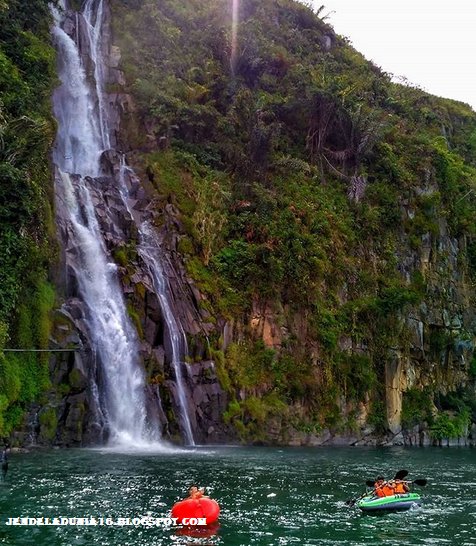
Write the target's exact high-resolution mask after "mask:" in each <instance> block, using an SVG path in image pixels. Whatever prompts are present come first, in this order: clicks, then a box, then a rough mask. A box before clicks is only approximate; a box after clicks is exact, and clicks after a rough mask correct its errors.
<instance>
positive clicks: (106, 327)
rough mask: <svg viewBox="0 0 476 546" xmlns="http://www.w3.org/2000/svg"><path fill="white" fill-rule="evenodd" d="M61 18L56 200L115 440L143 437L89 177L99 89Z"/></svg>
mask: <svg viewBox="0 0 476 546" xmlns="http://www.w3.org/2000/svg"><path fill="white" fill-rule="evenodd" d="M87 4H88V5H89V2H88V3H87ZM99 5H100V6H102V1H101V0H100V1H99ZM100 13H102V9H98V10H97V17H98V18H99V14H100ZM56 20H57V24H56V25H55V27H54V29H53V36H54V42H55V45H56V47H57V50H58V64H59V66H58V72H59V76H60V79H61V82H62V84H61V86H60V87H59V88H58V89H57V90H56V92H55V94H54V97H53V104H54V113H55V116H56V119H57V120H58V135H57V141H56V147H55V148H56V149H55V152H54V162H55V165H56V168H57V176H56V192H57V200H58V203H59V204H60V205H61V206H59V208H60V209H61V210H62V211H64V212H63V213H62V214H63V215H64V216H65V217H63V218H62V221H63V222H64V223H66V225H67V232H68V240H67V241H66V244H67V248H66V253H68V252H71V253H72V255H74V258H73V259H72V260H71V262H72V264H73V266H72V267H74V269H75V274H76V278H77V281H78V286H79V292H80V294H81V297H82V299H83V301H84V303H85V306H86V310H87V316H86V317H85V320H86V323H87V329H88V331H89V335H90V337H91V340H92V342H93V344H94V347H95V349H96V351H97V355H98V357H99V360H100V362H101V385H100V391H101V396H100V398H101V402H102V407H101V410H102V413H103V415H104V418H105V420H106V421H107V426H108V429H109V441H110V443H112V444H116V445H117V444H125V445H131V444H132V445H142V444H144V443H147V442H149V443H150V442H151V441H157V440H158V439H159V436H158V433H154V432H152V431H150V430H149V429H148V426H147V420H146V405H145V395H144V384H145V377H144V374H143V372H142V369H141V366H140V363H139V359H138V340H137V336H136V333H135V330H134V328H133V326H132V324H131V322H130V319H129V317H128V313H127V310H126V305H125V302H124V298H123V295H122V291H121V288H120V285H119V282H118V278H117V272H116V266H115V264H114V263H113V262H112V261H111V259H110V257H109V255H108V253H107V250H106V245H105V243H104V239H103V235H102V233H101V229H100V226H99V224H98V221H97V218H96V211H95V208H94V204H93V198H92V193H91V187H90V182H91V181H90V180H89V179H87V178H86V177H88V176H89V177H94V176H98V175H99V174H100V172H101V169H100V157H101V154H102V152H103V151H104V144H107V142H108V139H106V138H105V137H104V134H103V130H102V128H104V127H105V125H104V124H103V123H102V120H101V117H100V116H98V114H97V108H96V104H95V95H96V96H99V94H100V93H101V90H100V88H99V86H98V88H96V89H91V88H90V87H89V85H88V82H87V78H86V74H85V70H84V67H83V65H82V62H81V56H80V52H79V51H78V47H77V45H76V44H75V42H74V41H73V40H72V39H71V38H70V37H69V36H68V35H67V34H66V33H65V32H64V30H62V28H61V27H60V18H59V17H58V16H56ZM98 24H100V21H99V22H98ZM98 32H100V29H98ZM92 47H93V44H91V50H92ZM104 424H106V423H103V425H104Z"/></svg>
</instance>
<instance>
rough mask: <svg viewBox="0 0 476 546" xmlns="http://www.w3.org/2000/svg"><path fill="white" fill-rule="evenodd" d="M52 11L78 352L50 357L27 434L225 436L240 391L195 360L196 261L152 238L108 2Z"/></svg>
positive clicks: (61, 316) (145, 439) (59, 344)
mask: <svg viewBox="0 0 476 546" xmlns="http://www.w3.org/2000/svg"><path fill="white" fill-rule="evenodd" d="M52 9H53V12H54V17H55V21H56V24H55V26H54V28H53V37H54V43H55V47H56V49H57V51H58V73H59V76H60V79H61V85H60V86H59V87H58V88H57V90H56V92H55V94H54V97H53V109H54V114H55V117H56V118H57V120H58V134H57V139H56V143H55V147H54V153H53V159H54V163H55V187H56V216H57V227H58V234H59V238H60V241H61V263H60V265H59V267H58V269H57V275H56V276H57V286H59V289H60V292H61V293H62V294H61V295H62V298H63V303H62V305H61V307H60V308H59V309H57V311H56V316H55V320H54V331H53V335H52V340H51V342H52V346H53V347H55V348H59V349H61V348H71V347H75V348H76V349H77V351H76V352H74V353H68V354H64V355H60V356H58V355H57V354H56V353H55V356H53V357H52V358H51V361H50V376H51V380H52V384H53V387H52V389H51V393H50V396H49V402H48V403H46V404H44V405H42V406H41V407H35V408H34V409H32V410H31V412H30V413H31V415H30V416H28V419H27V422H28V423H29V427H28V430H26V429H24V430H22V431H20V432H18V433H17V436H16V438H15V440H16V441H17V443H21V444H23V445H25V444H33V445H34V444H39V445H51V444H54V445H64V446H78V445H91V444H96V443H112V444H121V445H135V446H141V445H147V444H148V443H157V442H159V443H160V442H161V441H162V440H163V439H168V440H170V439H171V440H174V441H177V442H184V443H185V444H188V445H193V444H194V442H195V441H198V442H203V441H205V439H209V438H211V439H212V440H213V439H215V441H222V440H223V438H224V434H223V431H222V430H220V428H219V425H220V422H221V414H222V412H223V411H224V409H225V407H226V404H227V399H226V396H224V393H223V391H222V390H221V389H220V387H219V384H218V381H217V378H216V375H215V374H214V371H213V364H212V363H210V362H207V361H205V360H204V361H203V362H197V363H196V364H194V365H193V366H191V365H189V364H188V363H186V362H185V359H186V354H187V348H186V337H185V334H188V335H191V336H193V335H197V334H199V333H200V334H203V333H204V332H203V326H202V325H201V324H200V323H199V321H198V322H197V318H196V317H197V316H198V317H199V313H198V303H197V301H196V299H195V296H194V294H193V291H191V290H190V287H189V285H187V284H186V283H184V282H183V278H184V277H185V269H184V267H183V264H181V263H180V262H178V263H177V261H175V263H174V262H173V261H172V259H171V257H170V256H169V254H168V253H167V245H164V237H163V235H162V236H161V234H157V236H156V237H155V236H154V237H153V238H149V239H150V241H148V242H147V244H148V246H147V247H146V246H145V242H144V229H145V227H144V226H150V228H149V229H150V230H151V231H153V230H154V227H153V226H154V225H156V224H158V223H159V221H158V218H159V215H160V217H161V220H163V218H166V217H167V212H164V211H156V210H154V207H153V205H152V196H151V195H148V194H147V191H146V189H144V188H143V187H142V186H141V184H140V182H139V180H138V179H137V178H136V177H135V175H134V173H133V172H132V171H131V170H130V169H127V168H125V162H124V158H123V155H122V154H121V153H120V152H118V151H116V149H115V148H116V147H118V146H119V142H118V137H117V131H118V124H119V119H120V115H121V108H123V107H124V105H125V104H126V103H127V102H128V98H127V96H121V95H119V94H113V95H110V94H108V93H106V91H105V89H106V87H107V86H108V85H111V84H118V85H120V84H121V83H122V76H121V73H120V71H119V70H117V68H116V67H117V58H115V57H114V50H113V48H112V46H111V39H110V23H109V20H110V14H109V7H108V4H107V2H104V1H102V0H87V1H86V2H85V3H84V6H83V10H82V12H81V13H76V12H73V11H71V10H68V9H66V7H65V4H64V3H60V8H59V9H56V8H52ZM168 212H169V213H172V214H173V213H174V211H168ZM162 246H164V249H163V248H162ZM125 256H126V257H127V259H124V257H125ZM162 261H164V263H163V264H162V263H161V262H162ZM178 293H179V297H177V295H178ZM184 294H185V296H184ZM190 317H192V320H190ZM205 335H206V332H205ZM180 339H183V342H180ZM195 354H197V350H196V348H195ZM202 354H203V356H204V357H205V350H204V349H203V350H202ZM192 393H193V395H192ZM33 417H35V418H33ZM215 427H216V428H215Z"/></svg>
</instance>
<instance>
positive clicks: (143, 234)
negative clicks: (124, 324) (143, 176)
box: [119, 157, 195, 446]
mask: <svg viewBox="0 0 476 546" xmlns="http://www.w3.org/2000/svg"><path fill="white" fill-rule="evenodd" d="M126 175H127V176H129V177H130V178H132V179H136V176H135V174H134V172H133V170H132V169H131V168H130V167H128V166H127V165H126V164H125V158H124V157H123V158H122V163H121V169H120V173H119V180H120V182H121V190H122V191H121V195H122V197H123V199H124V204H125V205H126V207H127V208H128V210H129V213H130V215H131V217H132V218H133V217H134V215H133V213H132V211H131V209H130V207H129V206H128V202H127V201H128V197H127V184H126V183H125V178H126ZM137 227H138V230H139V235H140V245H139V246H138V248H137V250H138V251H139V254H140V256H141V258H142V259H143V260H144V263H145V264H146V265H147V268H148V270H149V273H150V275H151V277H152V282H153V284H154V289H155V292H156V294H157V297H158V298H159V301H160V306H161V308H162V312H163V318H164V321H165V325H166V327H167V331H168V334H169V340H170V345H171V351H172V362H171V364H172V367H173V369H174V372H175V380H176V386H177V401H176V402H177V405H178V406H179V407H180V409H181V415H180V418H181V421H182V431H183V433H184V436H185V441H186V443H187V444H188V445H191V446H193V445H195V442H194V438H193V432H192V426H191V423H190V417H189V414H188V411H187V406H188V404H187V398H186V393H185V389H184V387H183V384H184V378H183V373H182V368H183V367H185V370H186V371H188V370H187V364H186V362H184V361H183V359H182V358H181V356H182V355H185V354H186V353H187V338H186V336H185V332H184V331H183V328H182V326H181V324H180V322H179V321H177V319H176V318H175V316H174V314H173V312H172V307H171V304H170V297H169V291H168V289H167V283H166V281H165V274H164V271H163V267H162V260H161V255H160V244H159V242H158V241H157V235H156V233H155V231H154V230H153V229H152V227H151V226H150V225H149V224H147V222H145V223H140V222H138V223H137Z"/></svg>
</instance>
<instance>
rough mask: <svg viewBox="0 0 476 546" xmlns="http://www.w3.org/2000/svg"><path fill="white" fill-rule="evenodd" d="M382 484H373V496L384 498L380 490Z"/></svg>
mask: <svg viewBox="0 0 476 546" xmlns="http://www.w3.org/2000/svg"><path fill="white" fill-rule="evenodd" d="M384 486H385V485H384V483H382V484H379V483H375V486H374V487H375V494H376V495H377V497H385V494H384V492H383V491H382V489H383V488H384Z"/></svg>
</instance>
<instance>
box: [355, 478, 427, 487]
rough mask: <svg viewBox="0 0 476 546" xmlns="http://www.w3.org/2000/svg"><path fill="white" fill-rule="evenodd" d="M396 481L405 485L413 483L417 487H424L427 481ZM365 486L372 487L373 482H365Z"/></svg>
mask: <svg viewBox="0 0 476 546" xmlns="http://www.w3.org/2000/svg"><path fill="white" fill-rule="evenodd" d="M392 481H393V480H392ZM396 481H404V482H405V483H414V484H415V485H419V486H420V487H424V486H425V485H426V484H427V483H428V480H425V479H417V480H410V481H407V480H396ZM365 485H366V486H367V487H374V485H375V483H374V482H373V480H367V481H366V482H365Z"/></svg>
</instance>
